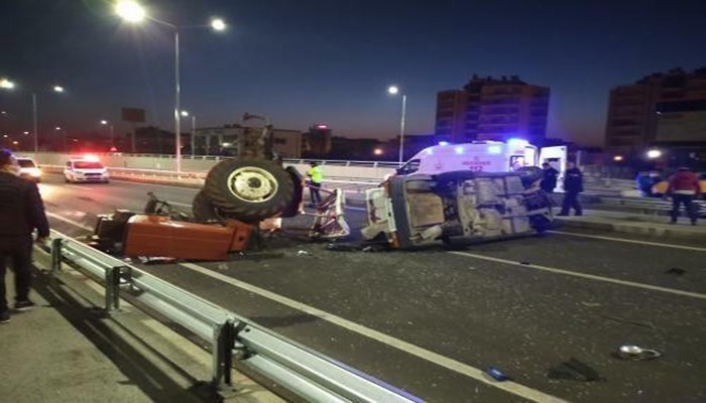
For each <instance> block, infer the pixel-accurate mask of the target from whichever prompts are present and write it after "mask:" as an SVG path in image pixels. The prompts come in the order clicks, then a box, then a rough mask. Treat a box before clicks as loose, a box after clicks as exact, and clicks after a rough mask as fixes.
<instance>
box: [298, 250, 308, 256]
mask: <svg viewBox="0 0 706 403" xmlns="http://www.w3.org/2000/svg"><path fill="white" fill-rule="evenodd" d="M309 255H311V253H309V252H307V251H305V250H300V251H298V252H297V256H309Z"/></svg>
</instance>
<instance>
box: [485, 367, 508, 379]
mask: <svg viewBox="0 0 706 403" xmlns="http://www.w3.org/2000/svg"><path fill="white" fill-rule="evenodd" d="M485 372H486V373H487V374H488V375H490V376H491V377H492V378H493V379H495V380H496V381H499V382H504V381H507V380H509V379H510V377H508V376H507V375H506V374H505V373H504V372H503V371H501V370H499V369H497V368H496V367H489V368H488V369H487V370H486V371H485Z"/></svg>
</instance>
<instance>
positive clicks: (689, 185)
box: [667, 167, 701, 225]
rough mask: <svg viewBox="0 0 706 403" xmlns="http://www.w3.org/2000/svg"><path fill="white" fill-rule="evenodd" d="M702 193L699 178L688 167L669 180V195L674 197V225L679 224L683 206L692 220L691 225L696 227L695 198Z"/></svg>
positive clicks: (680, 169) (682, 168)
mask: <svg viewBox="0 0 706 403" xmlns="http://www.w3.org/2000/svg"><path fill="white" fill-rule="evenodd" d="M699 193H701V185H700V184H699V177H698V176H696V174H695V173H693V172H691V170H690V169H689V168H687V167H681V168H679V170H678V171H677V173H675V174H674V176H672V177H671V178H670V179H669V187H668V188H667V194H668V195H670V196H672V211H671V215H672V221H671V223H672V224H676V223H677V217H679V207H680V206H681V205H682V204H683V205H684V209H685V210H686V214H687V215H688V216H689V218H690V219H691V225H696V218H697V216H698V213H697V211H696V209H695V208H694V203H693V201H694V198H696V197H697V196H699Z"/></svg>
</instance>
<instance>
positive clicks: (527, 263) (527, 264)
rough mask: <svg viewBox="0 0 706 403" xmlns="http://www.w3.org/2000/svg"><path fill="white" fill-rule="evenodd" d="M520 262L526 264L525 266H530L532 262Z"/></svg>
mask: <svg viewBox="0 0 706 403" xmlns="http://www.w3.org/2000/svg"><path fill="white" fill-rule="evenodd" d="M520 264H521V265H524V266H529V265H530V264H531V263H530V262H520Z"/></svg>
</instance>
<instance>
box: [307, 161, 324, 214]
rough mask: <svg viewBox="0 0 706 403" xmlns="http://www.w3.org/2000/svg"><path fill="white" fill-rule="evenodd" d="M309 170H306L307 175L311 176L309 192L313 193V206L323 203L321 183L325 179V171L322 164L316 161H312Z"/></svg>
mask: <svg viewBox="0 0 706 403" xmlns="http://www.w3.org/2000/svg"><path fill="white" fill-rule="evenodd" d="M309 165H310V166H311V168H309V170H308V171H306V176H308V177H309V192H310V194H311V207H316V206H318V205H319V203H321V193H320V192H319V189H321V183H322V182H323V181H324V171H323V169H321V166H319V164H317V163H316V162H313V161H312V162H310V163H309Z"/></svg>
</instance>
